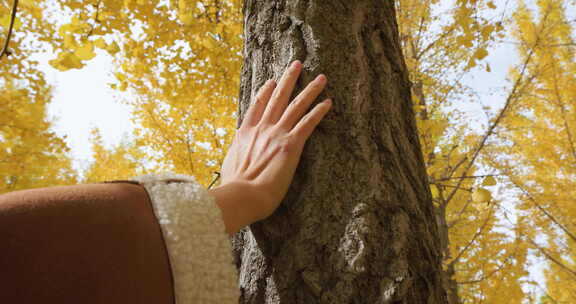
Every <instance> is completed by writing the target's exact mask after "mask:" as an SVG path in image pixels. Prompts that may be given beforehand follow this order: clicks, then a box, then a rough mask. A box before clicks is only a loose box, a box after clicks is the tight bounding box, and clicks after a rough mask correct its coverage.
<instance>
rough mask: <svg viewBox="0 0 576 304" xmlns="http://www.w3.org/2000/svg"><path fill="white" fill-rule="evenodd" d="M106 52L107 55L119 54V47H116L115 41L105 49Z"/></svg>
mask: <svg viewBox="0 0 576 304" xmlns="http://www.w3.org/2000/svg"><path fill="white" fill-rule="evenodd" d="M106 50H107V51H108V53H110V55H115V54H116V53H118V52H120V47H118V44H117V43H116V41H114V42H112V43H110V44H109V45H108V46H107V47H106Z"/></svg>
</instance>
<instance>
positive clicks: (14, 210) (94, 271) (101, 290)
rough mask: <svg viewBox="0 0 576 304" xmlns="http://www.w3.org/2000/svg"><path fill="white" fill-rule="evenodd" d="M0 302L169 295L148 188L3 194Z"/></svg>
mask: <svg viewBox="0 0 576 304" xmlns="http://www.w3.org/2000/svg"><path fill="white" fill-rule="evenodd" d="M0 240H1V242H0V252H1V254H0V269H2V274H1V275H0V284H1V285H2V290H3V292H2V293H0V302H1V303H36V302H42V303H171V302H172V297H173V291H172V285H171V275H170V266H169V262H168V258H167V255H166V251H165V248H164V243H163V240H162V234H161V231H160V228H159V226H158V223H157V221H156V219H155V217H154V214H153V211H152V207H151V205H150V202H149V199H148V196H147V194H146V191H145V190H144V189H143V188H142V187H140V186H138V185H131V184H92V185H79V186H68V187H55V188H45V189H34V190H26V191H18V192H13V193H8V194H4V195H0Z"/></svg>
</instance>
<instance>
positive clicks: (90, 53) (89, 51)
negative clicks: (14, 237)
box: [74, 41, 96, 60]
mask: <svg viewBox="0 0 576 304" xmlns="http://www.w3.org/2000/svg"><path fill="white" fill-rule="evenodd" d="M74 54H75V55H76V56H77V57H78V58H79V59H81V60H90V59H92V58H94V57H95V56H96V53H94V45H93V44H92V42H90V41H87V42H86V43H85V44H84V45H83V46H81V47H79V48H77V49H76V51H75V52H74Z"/></svg>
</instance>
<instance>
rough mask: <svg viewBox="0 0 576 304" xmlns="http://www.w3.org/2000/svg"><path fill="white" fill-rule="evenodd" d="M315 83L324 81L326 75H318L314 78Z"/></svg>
mask: <svg viewBox="0 0 576 304" xmlns="http://www.w3.org/2000/svg"><path fill="white" fill-rule="evenodd" d="M316 81H320V82H324V81H326V75H324V74H320V75H318V76H316Z"/></svg>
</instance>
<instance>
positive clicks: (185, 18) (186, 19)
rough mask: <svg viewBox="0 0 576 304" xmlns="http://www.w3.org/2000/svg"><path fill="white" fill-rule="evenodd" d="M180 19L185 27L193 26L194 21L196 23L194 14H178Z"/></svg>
mask: <svg viewBox="0 0 576 304" xmlns="http://www.w3.org/2000/svg"><path fill="white" fill-rule="evenodd" d="M178 19H180V22H182V24H184V25H188V26H190V25H192V23H193V21H194V17H192V14H188V13H180V14H178Z"/></svg>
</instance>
